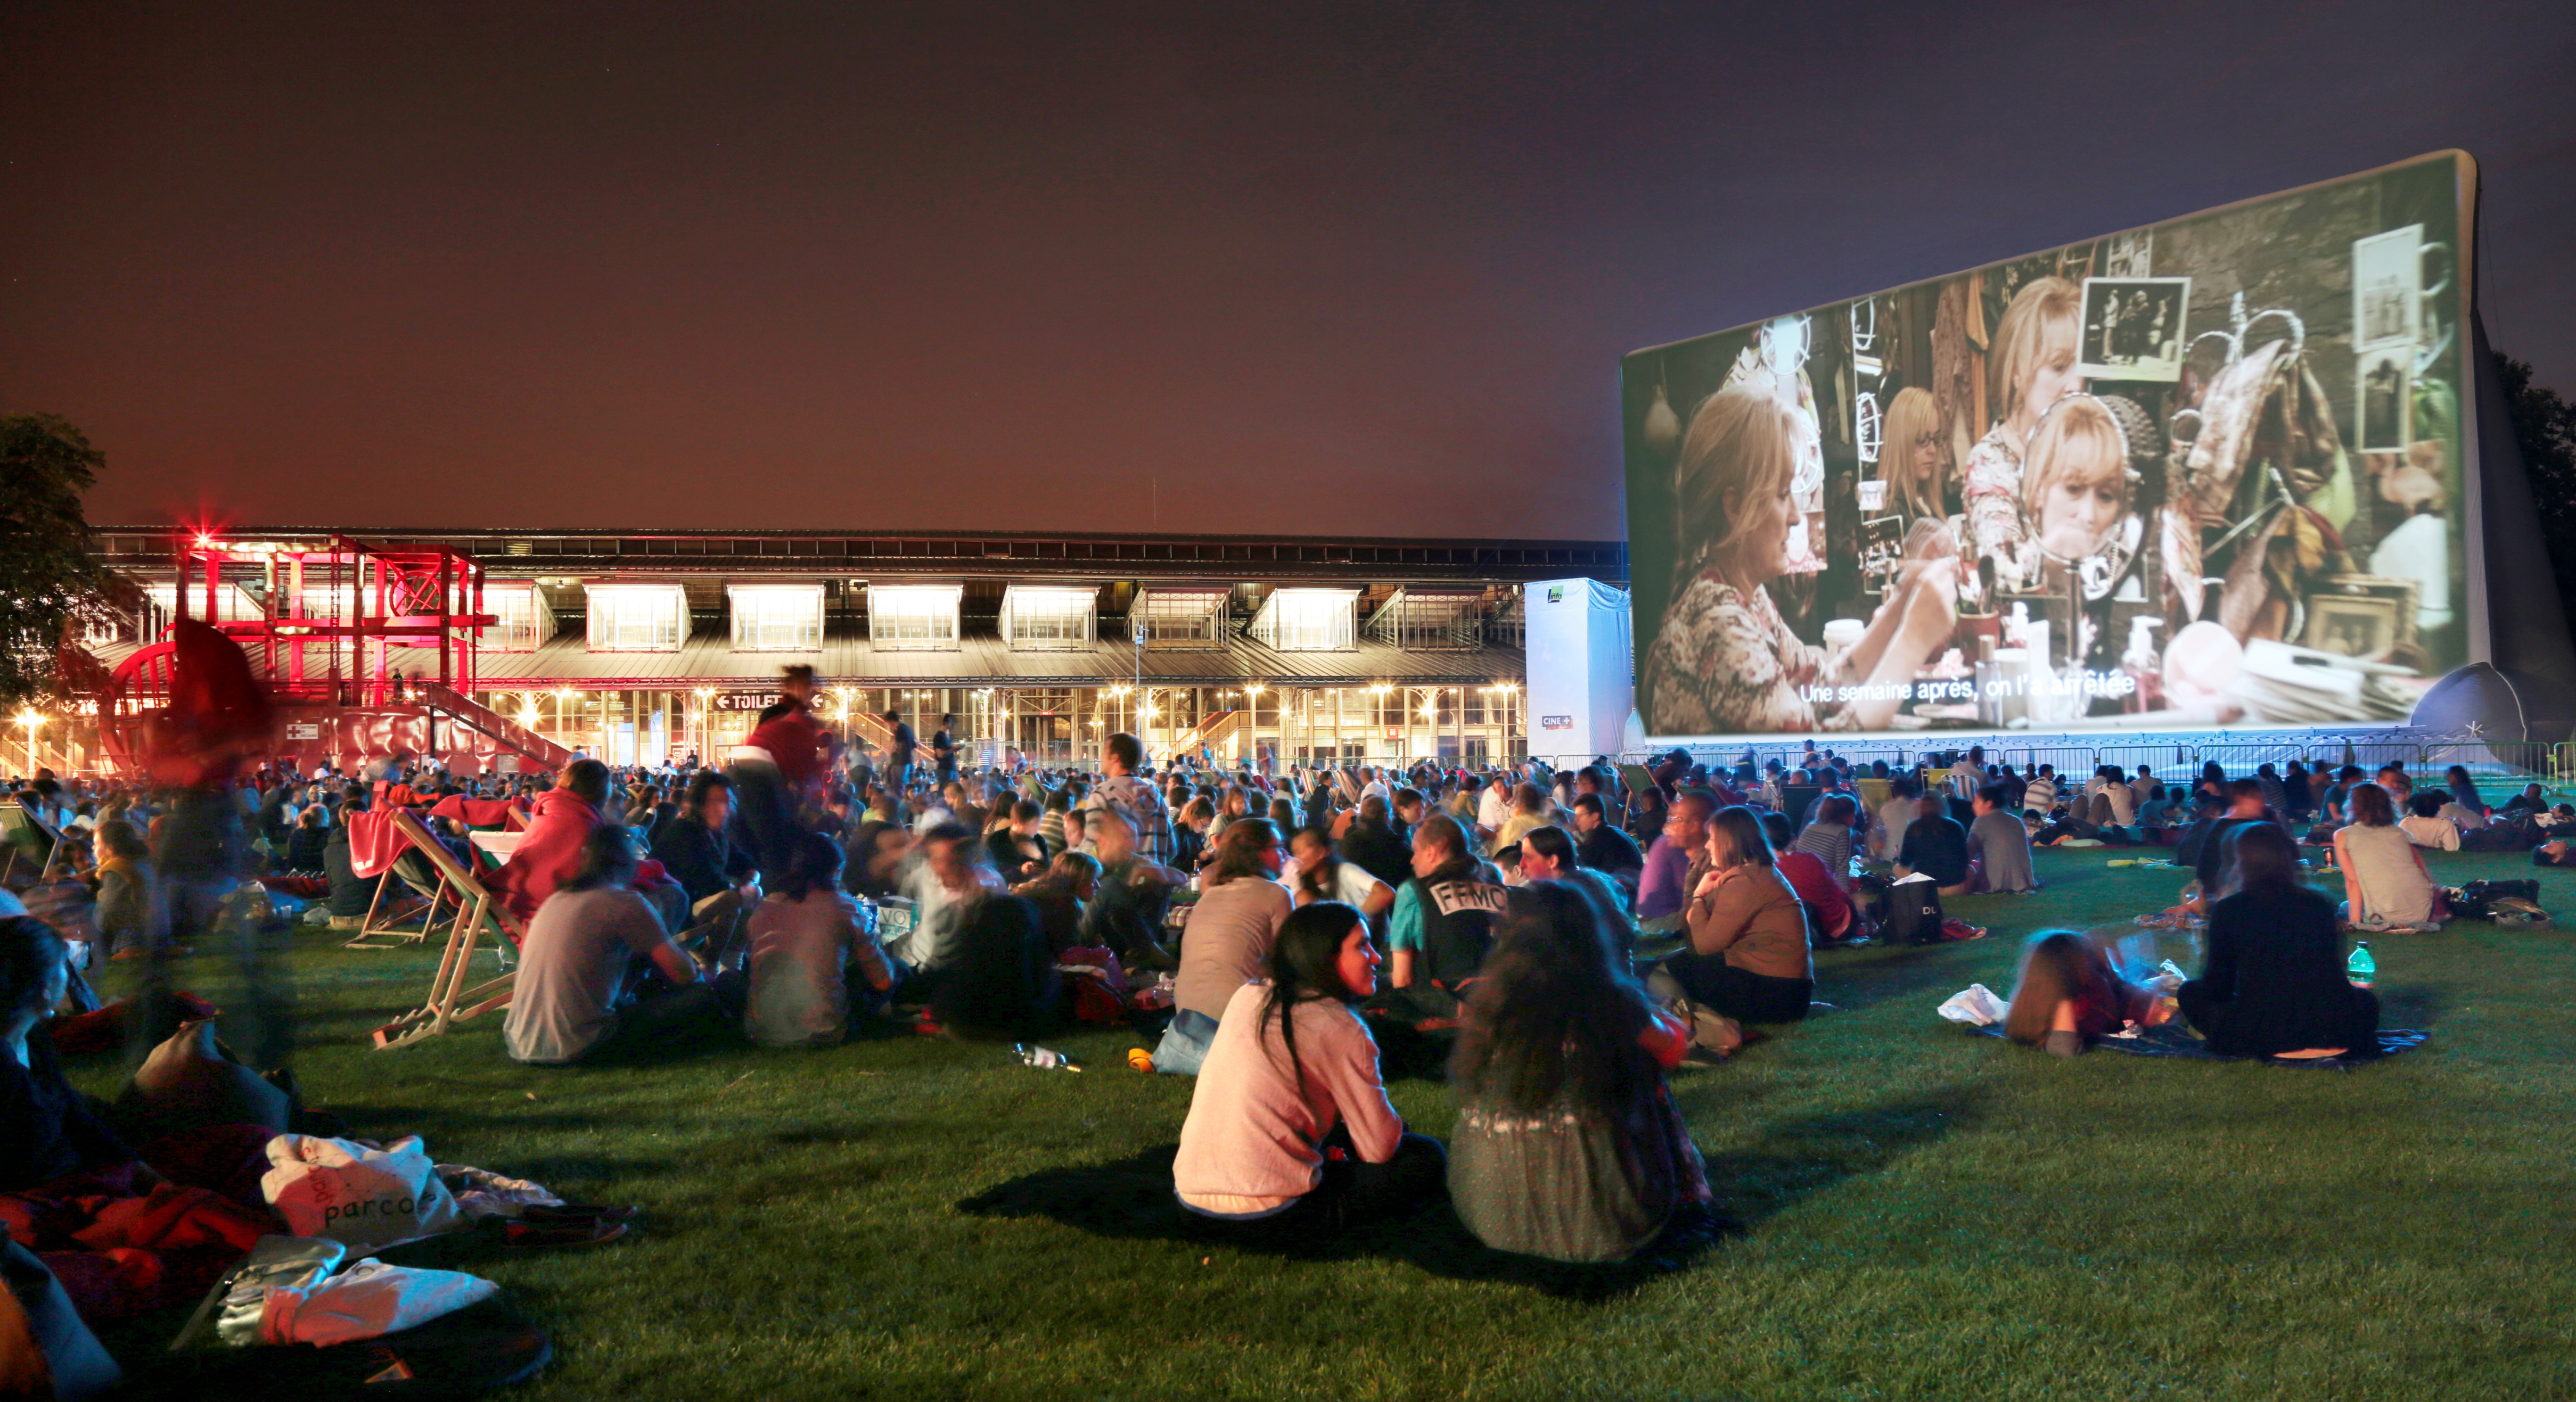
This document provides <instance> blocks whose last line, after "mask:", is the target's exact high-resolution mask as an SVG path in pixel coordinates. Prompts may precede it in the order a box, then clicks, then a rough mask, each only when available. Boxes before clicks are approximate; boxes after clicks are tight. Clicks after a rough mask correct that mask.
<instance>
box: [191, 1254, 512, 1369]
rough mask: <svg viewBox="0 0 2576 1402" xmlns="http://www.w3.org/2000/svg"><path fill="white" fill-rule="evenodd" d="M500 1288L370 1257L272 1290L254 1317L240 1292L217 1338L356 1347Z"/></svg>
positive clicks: (262, 1298)
mask: <svg viewBox="0 0 2576 1402" xmlns="http://www.w3.org/2000/svg"><path fill="white" fill-rule="evenodd" d="M500 1293H501V1287H500V1286H498V1285H495V1284H493V1283H492V1282H491V1281H488V1280H485V1279H484V1278H483V1277H481V1276H479V1275H467V1274H466V1273H465V1272H463V1271H434V1270H426V1269H422V1268H419V1267H415V1266H388V1265H386V1264H385V1263H384V1262H382V1261H379V1260H376V1259H375V1258H373V1257H369V1258H368V1259H366V1260H363V1261H360V1262H359V1263H358V1264H356V1265H354V1266H351V1267H349V1268H348V1269H347V1270H345V1271H342V1272H340V1273H339V1274H338V1275H335V1276H332V1277H330V1278H329V1279H327V1280H318V1281H313V1282H310V1283H307V1284H294V1285H271V1286H268V1287H265V1288H264V1289H262V1290H261V1291H260V1292H259V1300H258V1308H257V1311H256V1312H255V1313H253V1312H252V1311H251V1310H250V1309H249V1307H248V1301H242V1303H241V1305H240V1306H239V1307H237V1306H236V1304H235V1301H236V1300H241V1297H242V1292H240V1291H236V1292H234V1296H233V1297H232V1298H231V1299H227V1300H226V1301H225V1307H224V1317H223V1320H222V1322H221V1323H220V1324H218V1325H217V1326H216V1327H217V1332H218V1333H220V1334H221V1335H222V1337H223V1340H224V1342H226V1343H233V1344H253V1343H258V1344H313V1345H316V1346H318V1347H326V1348H327V1347H329V1346H330V1345H332V1344H345V1343H354V1342H356V1341H357V1340H359V1339H373V1338H377V1337H380V1336H382V1335H385V1334H391V1333H395V1332H397V1331H399V1330H403V1329H409V1328H413V1327H414V1326H417V1325H421V1324H426V1323H428V1322H429V1321H431V1320H433V1319H436V1318H438V1317H439V1316H440V1315H443V1314H453V1313H455V1312H456V1311H458V1310H461V1309H463V1308H465V1307H466V1306H467V1305H472V1304H479V1303H481V1302H482V1301H485V1300H488V1299H491V1298H492V1297H493V1296H495V1295H498V1294H500Z"/></svg>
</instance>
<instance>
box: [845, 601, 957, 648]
mask: <svg viewBox="0 0 2576 1402" xmlns="http://www.w3.org/2000/svg"><path fill="white" fill-rule="evenodd" d="M961 592H963V591H962V590H961V589H960V587H959V586H957V585H954V584H871V585H869V586H868V642H869V644H870V645H871V646H874V647H877V648H881V649H885V650H887V651H892V652H955V651H957V646H958V644H957V598H958V595H959V594H960V593H961Z"/></svg>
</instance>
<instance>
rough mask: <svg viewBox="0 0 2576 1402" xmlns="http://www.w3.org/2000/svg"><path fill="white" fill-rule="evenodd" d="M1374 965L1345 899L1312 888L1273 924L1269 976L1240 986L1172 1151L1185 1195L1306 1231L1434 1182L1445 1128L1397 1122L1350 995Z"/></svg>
mask: <svg viewBox="0 0 2576 1402" xmlns="http://www.w3.org/2000/svg"><path fill="white" fill-rule="evenodd" d="M1377 969H1378V953H1377V946H1375V945H1374V944H1371V943H1370V942H1369V936H1368V925H1367V923H1366V921H1364V920H1363V919H1362V917H1361V915H1360V913H1359V912H1358V911H1357V910H1354V909H1352V908H1351V907H1349V906H1347V905H1343V904H1340V903H1339V902H1332V901H1319V902H1317V903H1315V904H1313V905H1309V906H1306V907H1303V908H1302V909H1299V910H1298V911H1296V912H1295V913H1293V914H1291V915H1290V916H1289V917H1288V918H1287V921H1286V922H1285V923H1284V924H1283V925H1281V927H1280V930H1279V937H1278V939H1277V941H1276V942H1274V943H1273V944H1272V946H1271V950H1270V959H1269V970H1270V977H1269V978H1268V979H1265V980H1257V981H1254V982H1250V983H1246V984H1244V985H1243V986H1241V987H1240V988H1237V989H1236V990H1235V991H1234V995H1233V997H1232V998H1231V999H1230V1000H1228V1002H1227V1004H1226V1009H1225V1016H1224V1017H1223V1018H1221V1019H1219V1021H1218V1025H1217V1033H1216V1040H1215V1042H1214V1043H1213V1044H1212V1045H1210V1046H1209V1048H1208V1054H1207V1061H1206V1063H1205V1064H1204V1065H1202V1066H1201V1067H1200V1068H1199V1081H1198V1086H1197V1088H1196V1090H1195V1091H1194V1092H1193V1093H1192V1094H1191V1097H1190V1116H1189V1119H1188V1120H1187V1121H1186V1122H1185V1123H1183V1125H1182V1126H1181V1151H1180V1154H1179V1156H1178V1157H1177V1158H1175V1159H1174V1160H1173V1162H1172V1186H1173V1188H1174V1190H1175V1191H1176V1192H1177V1193H1178V1195H1179V1197H1180V1200H1181V1205H1182V1206H1183V1207H1186V1208H1188V1209H1189V1210H1190V1211H1192V1212H1194V1213H1197V1214H1199V1215H1200V1216H1203V1217H1209V1218H1214V1219H1216V1220H1219V1221H1224V1222H1237V1223H1254V1222H1258V1223H1264V1224H1272V1225H1277V1226H1284V1227H1288V1228H1290V1229H1292V1230H1296V1231H1300V1232H1309V1233H1311V1232H1314V1231H1318V1230H1321V1231H1335V1230H1339V1229H1340V1228H1342V1227H1345V1226H1351V1225H1355V1224H1358V1223H1361V1222H1367V1221H1372V1220H1376V1219H1379V1218H1384V1217H1392V1216H1396V1215H1398V1214H1401V1213H1404V1212H1408V1211H1411V1210H1412V1209H1413V1208H1415V1207H1418V1206H1420V1205H1422V1204H1423V1203H1425V1202H1428V1201H1430V1200H1431V1199H1433V1198H1435V1197H1437V1196H1439V1194H1440V1193H1441V1192H1442V1190H1443V1183H1444V1180H1445V1177H1446V1174H1447V1170H1448V1161H1447V1158H1446V1156H1445V1155H1444V1154H1443V1153H1442V1151H1441V1148H1440V1141H1438V1140H1436V1139H1433V1138H1431V1137H1429V1136H1428V1135H1421V1134H1408V1133H1406V1132H1405V1129H1404V1122H1403V1121H1402V1120H1400V1119H1398V1118H1397V1117H1396V1113H1395V1107H1394V1106H1393V1105H1390V1104H1388V1103H1387V1098H1386V1084H1385V1082H1384V1081H1383V1080H1381V1079H1380V1077H1379V1074H1378V1059H1377V1039H1376V1038H1374V1037H1372V1036H1370V1035H1369V1030H1368V1027H1367V1025H1366V1024H1364V1023H1362V1022H1361V1021H1360V1017H1359V1011H1358V1009H1357V1007H1356V1006H1355V1005H1356V1004H1357V1003H1358V1002H1359V1001H1360V1000H1361V999H1363V998H1366V997H1368V996H1370V995H1371V994H1373V993H1375V992H1377Z"/></svg>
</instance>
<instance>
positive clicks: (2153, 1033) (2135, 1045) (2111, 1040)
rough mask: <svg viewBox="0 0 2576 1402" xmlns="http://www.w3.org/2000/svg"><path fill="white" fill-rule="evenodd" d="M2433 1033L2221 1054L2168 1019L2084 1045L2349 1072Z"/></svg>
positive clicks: (1991, 1031)
mask: <svg viewBox="0 0 2576 1402" xmlns="http://www.w3.org/2000/svg"><path fill="white" fill-rule="evenodd" d="M1968 1030H1969V1031H1970V1032H1972V1033H1974V1034H1976V1035H1977V1036H1980V1037H1996V1038H2000V1037H2002V1036H2003V1035H2004V1030H2003V1028H2001V1027H1971V1028H1969V1029H1968ZM2431 1036H2432V1034H2431V1033H2429V1032H2418V1031H2414V1030H2411V1029H2407V1028H2389V1027H2383V1028H2381V1029H2380V1030H2379V1054H2378V1055H2377V1056H2352V1055H2349V1054H2346V1055H2343V1056H2312V1057H2284V1056H2256V1057H2241V1056H2221V1055H2219V1054H2218V1053H2216V1052H2214V1051H2211V1050H2210V1049H2209V1044H2208V1043H2207V1042H2204V1041H2202V1040H2201V1039H2200V1038H2198V1037H2195V1036H2193V1035H2192V1034H2191V1033H2190V1032H2189V1031H2188V1030H2187V1029H2185V1028H2184V1027H2183V1026H2182V1025H2181V1024H2179V1023H2171V1022H2168V1023H2166V1024H2165V1025H2163V1026H2161V1027H2141V1028H2136V1029H2134V1030H2133V1031H2132V1032H2131V1034H2130V1035H2128V1036H2118V1035H2113V1036H2109V1037H2095V1038H2092V1039H2091V1040H2089V1041H2087V1042H2086V1043H2085V1044H2084V1046H2085V1050H2087V1051H2112V1052H2126V1053H2128V1054H2129V1055H2131V1056H2163V1057H2175V1058H2179V1059H2182V1060H2186V1061H2260V1062H2264V1063H2266V1064H2268V1065H2272V1066H2311V1067H2326V1068H2330V1069H2333V1070H2337V1071H2349V1070H2351V1069H2352V1068H2354V1067H2356V1066H2367V1065H2369V1064H2370V1063H2371V1062H2373V1061H2379V1060H2384V1059H2386V1058H2388V1057H2392V1056H2395V1055H2397V1054H2398V1053H2400V1052H2406V1051H2412V1050H2414V1049H2415V1048H2417V1047H2420V1046H2422V1045H2424V1043H2425V1042H2426V1041H2427V1040H2429V1039H2430V1038H2431Z"/></svg>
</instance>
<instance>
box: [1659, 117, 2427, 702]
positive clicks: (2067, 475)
mask: <svg viewBox="0 0 2576 1402" xmlns="http://www.w3.org/2000/svg"><path fill="white" fill-rule="evenodd" d="M2472 188H2473V180H2472V171H2471V168H2470V166H2469V163H2468V159H2467V157H2465V156H2463V155H2460V154H2458V153H2445V154H2442V155H2437V156H2431V157H2425V158H2422V159H2419V160H2415V161H2410V162H2406V163H2403V164H2401V165H2396V166H2391V167H2388V168H2385V169H2382V170H2378V171H2373V172H2369V173H2367V174H2364V175H2358V176H2353V177H2350V178H2347V179H2344V180H2338V181H2330V182H2327V183H2325V184H2321V185H2315V186H2309V187H2306V188H2304V189H2300V190H2295V191H2291V192H2289V193H2286V194H2282V195H2275V196H2271V197H2268V198H2265V199H2261V200H2254V201H2249V202H2247V203H2244V204H2240V205H2234V206H2230V207H2228V208H2225V209H2220V210H2214V211H2210V212H2207V213H2203V214H2197V215H2192V216H2189V217H2186V218H2181V219H2175V220H2170V221H2167V222H2165V223H2162V224H2158V225H2155V226H2153V227H2150V228H2146V229H2140V230H2133V231H2130V232H2127V233H2122V234H2116V235H2112V236H2108V237H2105V238H2100V239H2094V240H2090V241H2087V242H2084V243H2076V244H2069V245H2066V246H2064V247H2061V248H2053V249H2049V250H2047V251H2045V252H2041V253H2037V254H2033V255H2030V256H2028V257H2023V258H2016V259H2013V260H2010V261H2008V262H2002V263H1996V264H1992V265H1989V266H1987V267H1983V268H1979V269H1976V270H1974V271H1971V272H1965V273H1960V274H1956V275H1953V276H1950V277H1946V278H1939V279H1935V280H1933V281H1929V282H1923V283H1916V284H1913V285H1911V286H1907V287H1901V288H1897V289H1895V290H1893V291H1889V292H1883V293H1877V294H1874V295H1871V296H1867V297H1862V298H1858V299H1855V300H1852V301H1849V302H1841V303H1836V304H1833V305H1829V306H1824V307H1818V308H1814V309H1811V310H1808V311H1803V312H1798V313H1795V314H1792V315H1786V316H1777V317H1773V318H1771V319H1769V320H1766V321H1761V322H1757V323H1755V324H1753V325H1749V326H1741V327H1737V328H1735V329H1733V330H1731V331H1724V332H1720V333H1718V334H1716V335H1712V336H1703V337H1699V338H1697V339H1694V340H1690V341H1684V342H1680V343H1677V344H1674V345H1669V346H1662V347H1658V348H1655V349H1652V350H1643V351H1638V352H1635V353H1633V354H1631V355H1629V356H1627V357H1625V358H1624V359H1623V360H1622V362H1621V367H1620V375H1621V392H1622V401H1623V402H1622V425H1623V429H1624V433H1625V444H1626V462H1627V475H1628V506H1629V512H1628V517H1629V537H1630V543H1629V551H1630V563H1631V576H1632V579H1633V581H1634V598H1635V609H1636V614H1635V622H1636V636H1637V639H1638V644H1639V647H1638V653H1637V660H1638V668H1637V704H1638V710H1639V713H1640V715H1641V717H1642V718H1643V720H1644V722H1645V728H1646V731H1647V733H1648V734H1649V735H1650V736H1653V737H1656V738H1658V739H1690V738H1704V737H1717V736H1740V735H1766V734H1784V733H1787V734H1795V733H1808V732H1817V731H1857V732H1867V733H1884V732H1906V731H1921V730H1941V729H1954V730H2013V729H2030V730H2039V731H2048V732H2056V731H2066V730H2085V729H2103V728H2113V727H2117V728H2124V729H2204V728H2208V727H2212V726H2248V727H2253V726H2286V725H2324V724H2342V725H2364V724H2375V723H2395V722H2399V721H2402V720H2403V719H2404V718H2405V717H2406V716H2407V715H2408V714H2409V712H2411V711H2412V709H2413V708H2414V705H2415V702H2416V701H2417V700H2418V699H2419V698H2420V697H2421V696H2422V695H2423V693H2424V691H2425V690H2426V688H2428V687H2430V686H2431V685H2432V683H2433V682H2434V681H2435V680H2436V679H2438V678H2439V677H2440V676H2441V675H2442V674H2443V673H2444V672H2446V671H2448V670H2450V669H2452V668H2454V667H2457V666H2459V665H2461V664H2462V663H2463V662H2464V661H2465V660H2466V654H2467V641H2466V636H2465V633H2466V629H2465V626H2464V624H2463V623H2462V622H2461V619H2460V617H2459V614H2458V613H2457V611H2456V610H2455V607H2454V605H2455V601H2458V600H2460V599H2461V598H2462V579H2461V569H2462V565H2463V558H2464V550H2463V545H2462V531H2461V527H2460V503H2461V501H2462V471H2463V469H2462V461H2461V453H2462V428H2461V403H2460V401H2461V395H2462V388H2461V387H2462V385H2463V383H2464V376H2463V370H2464V367H2465V364H2466V361H2465V359H2464V356H2465V347H2464V342H2465V339H2466V335H2467V331H2466V327H2467V321H2466V316H2467V310H2468V306H2469V303H2468V300H2467V299H2468V282H2469V278H2468V272H2469V270H2468V268H2467V267H2465V266H2464V264H2463V262H2462V260H2461V257H2460V255H2459V252H2458V250H2459V249H2460V247H2461V239H2460V230H2461V229H2462V228H2463V227H2465V223H2464V205H2465V204H2466V202H2467V200H2468V198H2469V191H2471V189H2472Z"/></svg>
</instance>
